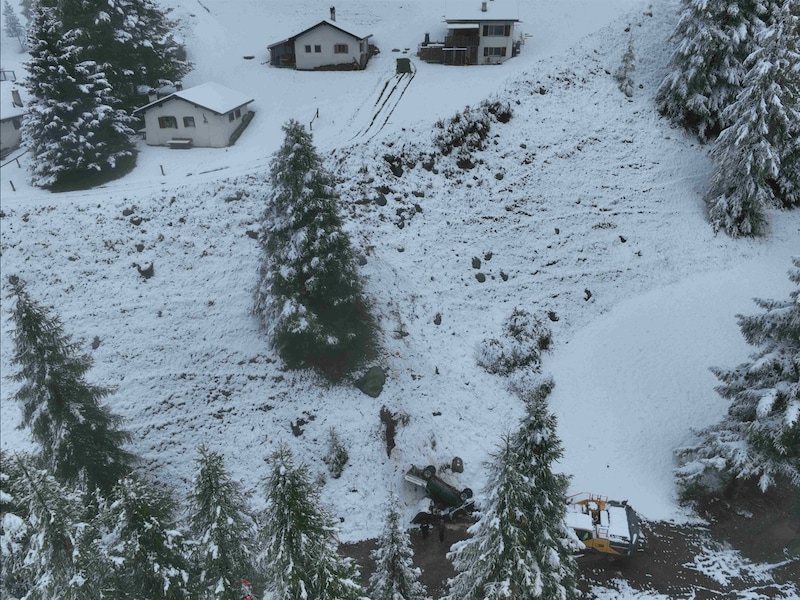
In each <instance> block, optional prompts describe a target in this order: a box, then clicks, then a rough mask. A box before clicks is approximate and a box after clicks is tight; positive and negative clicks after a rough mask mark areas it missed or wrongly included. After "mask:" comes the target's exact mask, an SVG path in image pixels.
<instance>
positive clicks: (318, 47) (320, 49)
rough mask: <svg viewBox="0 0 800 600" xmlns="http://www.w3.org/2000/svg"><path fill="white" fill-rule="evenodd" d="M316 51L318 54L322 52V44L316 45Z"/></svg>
mask: <svg viewBox="0 0 800 600" xmlns="http://www.w3.org/2000/svg"><path fill="white" fill-rule="evenodd" d="M314 52H316V53H317V54H319V53H320V52H322V46H314Z"/></svg>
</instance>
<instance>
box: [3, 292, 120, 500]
mask: <svg viewBox="0 0 800 600" xmlns="http://www.w3.org/2000/svg"><path fill="white" fill-rule="evenodd" d="M9 282H10V283H11V287H12V294H11V295H12V296H14V297H16V304H15V306H14V308H13V310H12V313H11V316H12V321H13V323H14V326H15V327H16V329H15V330H14V332H13V337H14V357H13V363H14V364H15V365H18V366H19V371H18V372H17V373H15V374H14V375H13V378H14V380H16V381H20V382H22V386H21V387H20V389H19V390H18V391H17V392H16V394H15V396H14V397H15V398H16V399H17V400H19V401H20V402H22V406H23V425H25V426H27V427H30V428H31V433H32V434H33V437H34V439H35V440H36V441H37V442H38V443H39V444H40V446H41V455H42V460H43V463H44V465H46V467H47V468H48V469H50V470H51V471H52V473H53V475H54V476H55V477H56V478H57V479H58V480H59V481H61V482H64V483H68V484H74V483H77V482H83V483H85V485H86V486H87V487H88V489H89V490H93V489H95V488H96V489H99V490H100V491H101V492H103V493H108V492H110V490H111V488H112V487H113V486H114V485H115V484H116V482H117V481H118V480H119V478H120V477H122V476H124V475H125V474H127V473H128V472H129V471H130V468H131V463H132V462H133V460H134V457H133V455H132V454H130V453H129V452H127V451H126V450H124V449H123V448H122V446H123V444H124V443H125V442H127V441H129V439H130V435H129V434H128V433H127V432H124V431H122V430H120V429H118V425H119V422H120V418H119V417H118V416H116V415H114V414H112V413H111V411H110V410H109V409H108V407H107V406H105V405H101V404H100V401H101V400H102V399H103V398H104V397H106V396H107V395H108V394H110V393H111V391H112V390H111V389H110V388H106V387H101V386H96V385H91V384H89V383H88V382H87V381H86V380H85V376H86V374H87V373H88V371H89V369H91V367H92V359H91V357H90V356H88V355H85V354H84V355H81V354H78V353H77V351H78V345H77V344H75V343H73V342H72V341H71V339H70V336H68V335H66V334H65V333H64V329H63V326H62V324H61V321H60V320H59V318H58V317H57V316H50V315H49V314H48V313H47V311H46V310H45V309H44V308H43V307H41V306H40V305H39V304H38V303H36V302H35V301H33V300H32V299H31V298H30V296H29V294H28V292H27V290H26V289H25V284H24V282H23V281H21V280H20V279H18V278H17V277H16V276H10V277H9Z"/></svg>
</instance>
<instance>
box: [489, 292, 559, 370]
mask: <svg viewBox="0 0 800 600" xmlns="http://www.w3.org/2000/svg"><path fill="white" fill-rule="evenodd" d="M503 333H504V335H503V337H501V338H500V339H495V338H490V339H485V340H483V341H482V342H481V343H480V345H479V346H478V350H477V356H476V360H477V362H478V364H479V365H480V366H481V367H483V368H484V369H486V370H487V371H488V372H489V373H496V374H498V375H508V374H509V373H511V372H512V371H515V370H517V369H519V368H521V367H533V368H535V369H538V366H539V363H540V362H541V355H542V352H543V351H545V350H548V349H549V348H550V345H551V343H552V334H551V332H550V328H549V327H547V325H546V324H545V323H544V322H543V321H541V320H540V319H538V318H536V317H534V316H532V315H531V314H529V313H528V312H527V311H525V310H524V309H520V308H516V307H515V308H514V310H513V311H512V313H511V315H510V316H509V317H508V319H506V321H505V323H504V324H503Z"/></svg>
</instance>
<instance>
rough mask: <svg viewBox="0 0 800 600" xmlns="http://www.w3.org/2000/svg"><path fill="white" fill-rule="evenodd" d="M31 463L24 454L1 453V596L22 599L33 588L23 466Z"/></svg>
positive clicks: (29, 531)
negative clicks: (28, 563) (28, 577)
mask: <svg viewBox="0 0 800 600" xmlns="http://www.w3.org/2000/svg"><path fill="white" fill-rule="evenodd" d="M26 463H27V464H31V458H30V457H28V456H26V455H23V456H19V455H17V456H16V457H12V456H11V454H10V453H9V452H7V451H5V450H3V451H0V597H2V598H5V597H8V598H22V597H23V596H24V595H25V593H26V592H27V591H28V589H29V588H30V584H29V583H28V581H27V580H26V577H25V573H24V571H23V567H24V565H25V548H26V547H27V545H28V543H29V541H30V539H29V538H30V536H31V533H32V532H31V530H30V527H29V525H28V509H27V508H26V506H25V503H24V502H23V493H22V490H23V489H24V486H23V485H22V484H21V480H22V477H23V475H24V473H23V470H22V468H21V467H22V465H24V464H26Z"/></svg>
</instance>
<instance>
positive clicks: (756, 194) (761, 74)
mask: <svg viewBox="0 0 800 600" xmlns="http://www.w3.org/2000/svg"><path fill="white" fill-rule="evenodd" d="M793 4H794V3H793V2H791V1H790V2H785V3H784V4H783V6H782V7H781V8H780V9H778V10H776V14H775V16H774V18H772V19H771V21H772V24H771V25H770V26H769V27H765V28H764V29H762V30H761V32H759V34H758V36H757V40H758V48H757V49H756V50H755V51H754V52H753V53H751V54H750V56H749V57H748V58H747V60H746V61H745V66H746V67H747V69H748V71H747V74H746V76H745V78H744V81H743V83H742V91H741V92H740V93H739V95H738V96H737V98H736V101H735V102H734V103H733V104H731V105H730V106H729V107H728V108H727V109H726V111H725V113H726V115H727V117H726V120H727V121H729V122H730V123H731V125H730V127H728V128H727V129H725V130H724V131H723V132H722V133H721V134H720V136H719V137H718V138H717V141H716V143H715V145H714V148H713V150H712V157H713V158H714V159H715V161H716V162H717V167H716V170H715V172H714V175H713V176H712V179H711V186H710V189H709V191H708V192H707V194H706V197H705V200H706V203H707V205H708V210H709V218H710V220H711V223H712V225H713V226H714V230H715V231H718V230H720V229H722V230H724V231H725V232H726V233H728V234H729V235H731V236H733V237H738V236H749V235H759V234H762V233H764V229H765V227H766V225H767V217H766V209H767V207H770V206H780V205H784V203H786V204H792V203H793V201H792V200H793V196H794V195H795V194H796V193H797V190H798V189H799V188H800V182H798V181H797V180H796V179H795V178H796V177H797V170H796V162H795V163H794V164H793V160H794V161H796V160H797V158H796V157H797V146H798V138H799V137H800V107H799V106H798V103H797V98H798V97H799V95H800V54H799V53H798V51H797V44H798V42H797V40H796V39H793V38H792V36H791V35H790V31H791V26H792V25H793V24H794V30H795V32H796V31H797V27H796V22H797V16H795V15H792V12H791V10H790V6H791V5H793ZM793 157H794V158H793ZM784 158H785V159H787V161H788V162H787V165H786V168H784V166H783V164H782V163H783V160H784Z"/></svg>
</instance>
